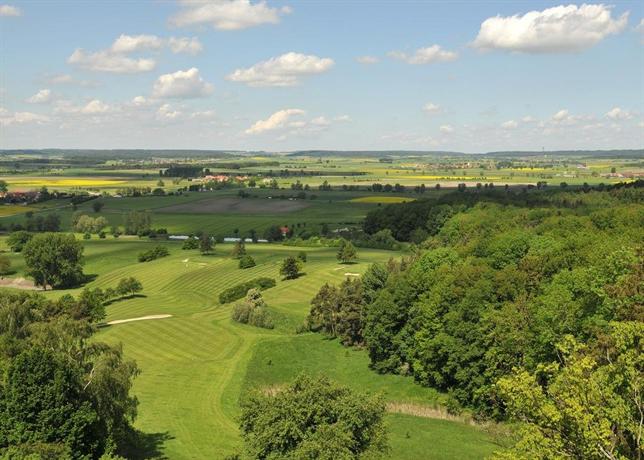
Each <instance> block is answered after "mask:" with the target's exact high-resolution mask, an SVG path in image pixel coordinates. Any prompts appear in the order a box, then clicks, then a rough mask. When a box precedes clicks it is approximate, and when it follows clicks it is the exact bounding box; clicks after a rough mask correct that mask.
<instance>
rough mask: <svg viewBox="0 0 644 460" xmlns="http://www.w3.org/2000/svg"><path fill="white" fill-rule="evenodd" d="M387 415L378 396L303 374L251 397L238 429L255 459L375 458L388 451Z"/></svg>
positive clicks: (245, 405)
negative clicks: (384, 418)
mask: <svg viewBox="0 0 644 460" xmlns="http://www.w3.org/2000/svg"><path fill="white" fill-rule="evenodd" d="M384 413H385V406H384V403H383V402H382V400H380V399H379V398H377V397H370V396H367V395H364V394H360V393H356V392H354V391H352V390H350V389H349V388H347V387H344V386H341V385H338V384H337V383H335V382H332V381H330V380H329V379H327V378H325V377H317V378H313V377H308V376H306V375H300V376H299V377H298V378H296V379H295V381H294V382H292V383H291V384H290V385H288V386H287V387H286V388H284V389H281V390H279V391H277V392H276V393H275V394H266V393H262V392H260V391H254V392H252V393H250V394H249V395H247V396H246V397H245V398H244V399H243V400H242V415H241V422H240V429H241V432H242V438H243V439H244V443H245V447H246V450H247V452H248V454H249V456H250V457H252V458H316V459H328V460H331V459H359V458H376V457H377V456H379V455H384V454H385V453H386V452H387V440H386V431H385V427H384V421H383V417H384Z"/></svg>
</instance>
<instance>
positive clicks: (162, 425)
mask: <svg viewBox="0 0 644 460" xmlns="http://www.w3.org/2000/svg"><path fill="white" fill-rule="evenodd" d="M84 244H85V253H86V259H87V264H86V267H85V272H86V273H88V274H91V275H96V278H95V280H94V281H93V282H91V283H90V284H89V286H90V287H102V288H107V287H114V286H115V285H116V284H117V283H118V281H119V279H121V278H123V277H126V276H134V277H136V278H138V279H139V280H140V281H141V282H142V283H143V286H144V290H143V293H142V295H141V296H138V297H134V298H131V299H127V300H122V301H117V302H115V303H113V304H111V305H109V306H108V307H107V313H108V316H107V321H114V320H125V319H131V318H139V317H144V316H150V315H172V316H171V317H164V318H160V319H150V320H140V321H133V322H125V323H121V324H116V325H112V326H107V327H104V328H102V329H101V330H100V332H99V333H98V334H97V339H98V340H104V341H107V342H110V343H122V344H123V348H124V351H125V354H126V356H127V357H128V358H131V359H134V360H136V361H137V363H138V365H139V367H140V369H141V371H142V372H141V375H140V376H138V377H137V379H136V380H135V384H134V393H135V395H136V396H137V397H138V399H139V402H140V406H139V416H138V419H137V420H136V427H137V428H139V429H140V430H141V431H142V432H144V433H145V434H146V437H147V438H149V443H150V446H149V447H148V448H146V449H145V450H142V451H140V452H137V453H136V455H133V457H135V458H150V457H159V456H163V457H166V458H170V459H210V458H212V459H219V458H224V457H225V456H226V455H229V454H232V453H234V452H235V451H238V450H239V448H240V447H241V439H240V436H239V432H238V425H237V417H238V415H239V404H238V402H239V397H240V395H241V393H242V391H244V390H246V389H250V388H263V387H266V386H273V385H281V384H283V383H285V382H288V381H289V380H291V379H292V378H293V377H294V376H295V375H297V373H299V372H301V371H306V372H309V373H311V374H314V375H315V374H326V375H328V376H330V377H331V378H333V379H336V380H338V381H340V382H342V383H344V384H347V385H350V386H352V387H353V388H355V389H357V390H359V391H369V392H372V393H376V392H378V393H382V394H383V396H384V397H385V398H386V400H387V401H388V402H393V403H396V402H407V403H413V404H422V405H428V406H433V405H435V404H437V403H440V402H441V401H442V400H443V398H444V396H443V395H441V394H439V393H437V392H436V391H435V390H432V389H428V388H422V387H419V386H417V385H415V384H414V383H413V381H412V380H411V379H408V378H404V377H400V376H392V375H378V374H376V373H374V372H372V371H371V370H369V368H368V358H367V356H366V353H365V352H364V351H361V350H355V349H346V348H343V347H342V346H341V345H340V344H339V343H338V342H337V341H331V340H327V339H325V338H324V337H322V336H321V335H319V334H311V333H306V334H301V335H297V334H295V328H296V327H297V326H298V325H299V324H301V322H302V320H303V319H304V318H305V316H306V314H307V312H308V309H309V302H310V299H311V298H312V297H313V296H314V295H315V293H316V292H317V290H318V289H319V287H320V286H321V285H322V284H323V283H325V282H333V283H339V282H341V281H342V279H343V278H344V276H345V273H349V272H350V273H363V272H364V271H365V270H366V269H367V267H368V266H369V264H370V263H373V262H377V261H381V262H384V261H386V260H388V259H389V258H390V257H392V256H394V257H397V256H399V255H400V254H399V253H395V252H390V251H377V250H366V249H361V250H359V258H360V259H359V262H358V263H356V264H352V265H346V266H345V265H339V264H338V263H337V261H336V259H335V252H336V251H335V249H334V248H300V247H289V246H283V245H261V244H259V245H248V247H247V248H248V252H249V254H251V255H252V256H253V257H254V258H255V260H256V261H257V266H256V267H254V268H251V269H247V270H240V269H238V268H237V261H236V260H234V259H231V258H230V257H229V253H230V250H231V249H232V246H231V245H223V244H220V245H217V247H216V249H215V254H213V255H208V256H202V255H200V254H199V253H198V251H194V250H191V251H184V250H181V249H180V247H181V245H180V244H178V243H168V242H166V243H160V244H163V245H165V246H167V247H168V249H169V250H170V256H168V257H165V258H162V259H158V260H155V261H152V262H147V263H138V262H136V255H137V253H138V252H140V251H141V250H145V249H148V248H150V247H151V246H152V245H154V244H159V243H151V242H148V241H146V240H139V239H137V238H131V239H128V238H120V239H118V240H114V239H107V240H91V241H87V242H84ZM300 250H305V251H306V252H307V254H308V262H307V263H306V264H305V266H304V272H305V274H304V275H303V276H301V277H300V278H298V279H296V280H292V281H281V279H280V277H279V275H278V271H279V265H280V263H281V261H282V259H283V258H284V257H286V256H287V255H295V254H297V253H298V252H299V251H300ZM17 258H19V255H12V259H17ZM15 262H16V264H14V266H15V267H16V269H17V270H18V273H17V275H22V273H21V271H22V270H23V269H24V265H21V264H20V263H18V260H15ZM259 276H268V277H272V278H275V279H276V280H277V286H276V287H274V288H272V289H269V290H267V291H265V292H264V298H265V299H266V301H267V303H268V305H269V307H270V309H271V311H272V312H273V314H274V315H275V318H276V328H275V329H274V330H266V329H259V328H255V327H252V326H246V325H241V324H238V323H234V322H233V321H232V320H231V319H230V314H231V308H232V305H231V304H227V305H220V304H219V303H218V300H217V297H218V294H219V293H220V292H221V291H222V290H223V289H225V288H227V287H230V286H232V285H234V284H237V283H239V282H243V281H246V280H249V279H252V278H256V277H259ZM78 292H79V290H78V289H75V290H68V291H49V292H46V293H45V295H47V296H52V297H58V296H60V295H63V294H65V293H70V294H76V293H78ZM387 420H388V423H389V426H390V432H391V436H390V444H391V446H392V451H391V455H390V458H399V459H407V458H437V459H438V458H472V459H474V458H483V457H484V456H485V455H487V454H490V453H491V452H493V451H494V450H495V449H497V448H498V446H496V445H494V444H493V443H492V442H491V441H490V439H489V438H488V436H487V435H486V434H484V433H483V432H482V431H481V430H479V429H478V428H475V427H472V426H470V425H467V424H462V423H456V422H447V421H444V420H433V419H429V418H421V417H415V416H411V415H404V414H390V415H388V416H387ZM464 440H467V442H464ZM432 445H436V446H437V449H438V450H434V451H432ZM429 451H431V453H428V454H427V456H424V457H413V456H412V457H410V456H409V454H410V453H411V454H413V455H416V454H420V453H422V452H429Z"/></svg>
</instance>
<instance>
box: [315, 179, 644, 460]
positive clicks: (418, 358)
mask: <svg viewBox="0 0 644 460" xmlns="http://www.w3.org/2000/svg"><path fill="white" fill-rule="evenodd" d="M641 185H642V184H641V182H640V183H634V184H631V185H630V186H628V187H625V186H618V187H612V188H610V189H607V188H604V189H602V191H598V190H577V191H573V192H567V191H560V190H557V191H553V192H537V193H534V194H529V193H521V192H519V193H512V192H510V193H508V192H504V191H501V192H498V191H494V192H489V193H475V192H474V193H463V194H459V193H458V192H457V193H455V194H450V195H446V196H444V197H443V198H441V199H438V200H433V201H418V202H414V203H404V204H396V205H390V206H387V207H385V208H383V209H381V210H378V211H376V212H374V213H372V214H371V215H370V216H369V217H368V219H367V221H366V222H365V229H366V230H367V231H370V232H375V231H380V230H382V229H389V230H391V231H392V232H393V234H394V235H395V236H396V237H397V238H399V239H409V236H410V235H411V234H412V233H413V232H414V231H420V230H422V231H423V232H425V235H426V239H425V240H424V241H423V242H422V243H421V244H419V245H418V246H417V247H416V249H415V251H414V254H413V255H412V256H410V257H407V258H404V259H403V260H402V261H394V260H392V261H390V263H388V264H385V265H373V266H372V267H371V268H370V269H369V271H368V272H367V273H366V274H365V275H364V276H363V277H362V279H361V280H351V279H347V280H346V281H344V282H343V283H342V284H341V285H340V286H330V285H325V286H323V287H322V289H321V290H320V292H319V293H318V294H317V296H316V297H315V298H314V299H313V301H312V303H311V313H310V316H309V318H308V319H307V324H306V326H307V328H308V329H311V330H314V331H320V332H324V333H326V334H328V335H330V336H334V337H338V338H339V339H340V340H341V341H342V342H343V343H344V344H346V345H356V346H361V347H365V348H366V349H367V350H368V353H369V357H370V360H371V366H372V367H373V369H375V370H376V371H377V372H381V373H396V374H402V375H408V376H409V377H410V378H413V379H415V380H416V381H417V382H418V383H419V384H421V385H425V386H431V387H435V388H438V389H440V390H442V391H444V392H446V393H447V395H448V406H449V408H450V410H451V411H453V412H458V411H460V410H462V409H463V408H467V409H468V410H471V411H473V413H474V414H476V416H477V417H480V418H487V419H490V418H491V419H496V420H508V419H509V420H515V421H519V422H520V430H519V431H518V434H517V436H518V441H517V443H516V445H515V448H514V449H513V450H512V451H511V452H510V453H509V454H508V455H510V456H509V457H507V458H526V459H527V458H554V457H552V455H553V454H552V453H553V452H558V453H559V454H557V456H556V458H586V459H587V458H641V455H642V453H643V452H642V413H643V410H644V402H643V401H642V393H643V392H644V388H643V382H644V378H643V377H644V358H643V357H642V353H641V352H642V346H643V345H644V286H643V280H644V276H643V275H644V264H643V258H642V241H644V206H643V205H642V198H643V197H644V190H643V189H642V188H641Z"/></svg>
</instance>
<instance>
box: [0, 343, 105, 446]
mask: <svg viewBox="0 0 644 460" xmlns="http://www.w3.org/2000/svg"><path fill="white" fill-rule="evenodd" d="M7 374H8V375H7V385H8V386H7V387H6V388H3V390H4V391H2V392H1V393H0V414H1V416H0V433H2V435H0V445H2V444H4V445H6V444H7V442H10V443H11V444H12V445H20V444H27V443H39V442H40V443H60V444H62V445H64V446H67V447H68V448H69V449H70V450H71V451H72V452H74V453H75V454H76V455H77V456H78V457H77V458H79V457H80V455H79V453H81V452H86V453H91V452H93V451H94V450H95V449H96V444H95V441H94V440H93V439H92V437H93V431H94V430H96V428H97V425H98V414H97V413H96V411H95V410H94V408H93V407H92V405H91V402H90V401H89V400H88V397H87V394H84V393H83V387H82V384H81V376H80V375H78V372H77V369H75V368H74V367H70V366H69V365H68V364H67V363H65V361H64V360H63V359H62V357H58V356H56V355H55V354H54V353H52V352H51V351H50V350H47V349H44V348H37V347H34V348H31V349H28V350H26V351H24V352H23V353H21V354H20V355H18V356H17V357H16V358H15V359H13V360H12V361H11V364H10V365H9V369H8V372H7ZM2 438H4V439H2Z"/></svg>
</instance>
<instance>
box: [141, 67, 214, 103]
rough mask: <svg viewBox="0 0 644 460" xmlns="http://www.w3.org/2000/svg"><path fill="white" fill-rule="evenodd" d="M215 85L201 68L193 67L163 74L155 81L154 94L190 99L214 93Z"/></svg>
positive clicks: (162, 96)
mask: <svg viewBox="0 0 644 460" xmlns="http://www.w3.org/2000/svg"><path fill="white" fill-rule="evenodd" d="M213 90H214V87H213V85H212V84H210V83H208V82H206V81H205V80H204V79H203V78H201V75H199V69H197V68H196V67H192V68H191V69H188V70H179V71H177V72H174V73H168V74H165V75H161V76H160V77H159V78H158V79H157V81H156V82H155V83H154V87H153V89H152V95H153V96H154V97H156V98H178V99H190V98H196V97H205V96H208V95H210V94H212V92H213Z"/></svg>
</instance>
